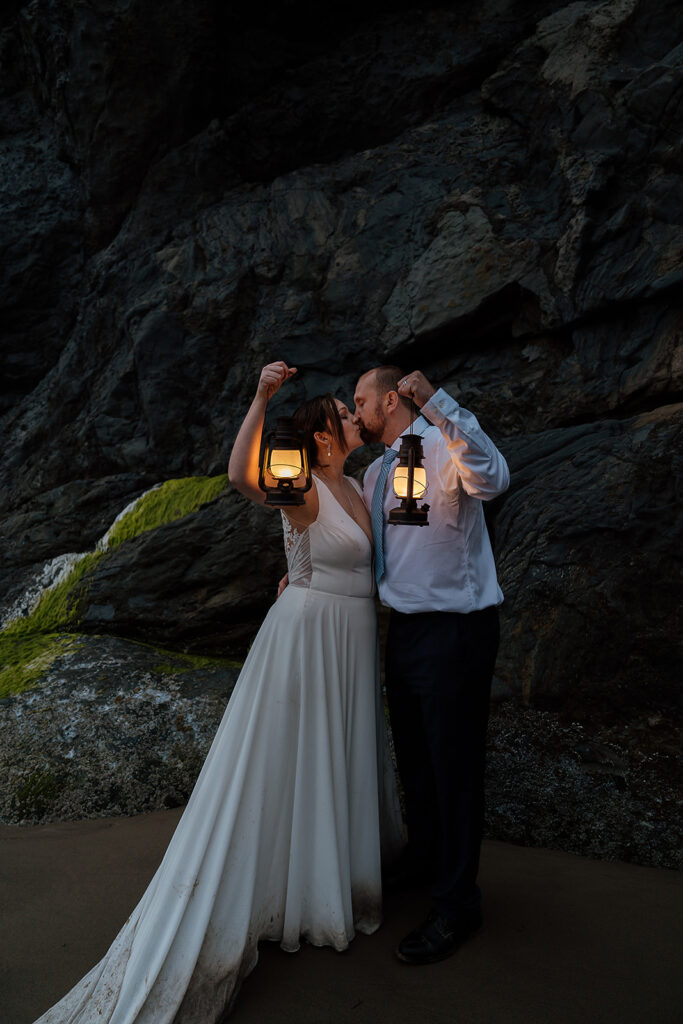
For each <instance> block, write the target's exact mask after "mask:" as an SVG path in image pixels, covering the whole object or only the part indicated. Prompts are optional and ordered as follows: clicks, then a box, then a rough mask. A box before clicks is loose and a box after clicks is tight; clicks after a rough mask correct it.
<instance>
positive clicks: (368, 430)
mask: <svg viewBox="0 0 683 1024" xmlns="http://www.w3.org/2000/svg"><path fill="white" fill-rule="evenodd" d="M386 425H387V421H386V419H385V418H384V416H383V415H382V411H381V409H380V407H379V403H378V405H377V408H376V409H375V414H374V422H373V423H363V421H362V420H361V422H360V423H359V424H358V426H359V429H360V436H361V440H362V441H363V442H364V443H365V444H379V442H380V441H381V440H382V437H383V436H384V431H385V429H386Z"/></svg>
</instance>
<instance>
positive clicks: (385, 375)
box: [375, 366, 411, 408]
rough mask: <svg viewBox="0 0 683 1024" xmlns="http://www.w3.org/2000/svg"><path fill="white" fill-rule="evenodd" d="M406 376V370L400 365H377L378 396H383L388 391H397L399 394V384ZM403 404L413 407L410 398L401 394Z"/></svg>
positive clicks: (376, 384) (376, 385) (376, 383)
mask: <svg viewBox="0 0 683 1024" xmlns="http://www.w3.org/2000/svg"><path fill="white" fill-rule="evenodd" d="M403 377H405V372H404V371H403V370H402V369H401V367H400V366H377V367H376V368H375V387H376V388H377V397H378V398H382V397H383V396H384V395H386V393H387V391H395V392H396V393H397V394H398V385H399V381H401V380H402V379H403ZM399 398H400V399H401V402H402V403H403V405H405V406H407V407H408V408H410V407H411V402H410V399H409V398H404V397H403V395H399Z"/></svg>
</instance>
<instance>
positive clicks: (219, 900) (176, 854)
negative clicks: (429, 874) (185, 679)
mask: <svg viewBox="0 0 683 1024" xmlns="http://www.w3.org/2000/svg"><path fill="white" fill-rule="evenodd" d="M316 486H317V489H318V495H319V499H320V511H319V515H318V518H317V519H316V521H315V522H314V523H313V524H312V525H311V526H310V527H309V528H308V529H307V530H305V531H304V532H301V533H298V532H296V531H295V530H293V529H292V528H291V527H290V526H289V523H288V522H287V520H286V519H285V518H284V516H283V521H284V524H285V548H286V551H287V562H288V567H289V582H290V585H289V586H288V587H287V588H286V590H285V592H284V594H283V595H282V597H280V599H279V600H278V601H277V602H276V603H275V604H274V605H273V607H272V608H271V609H270V611H269V612H268V614H267V616H266V618H265V620H264V622H263V625H262V627H261V629H260V631H259V633H258V635H257V637H256V639H255V641H254V643H253V645H252V648H251V650H250V652H249V655H248V657H247V659H246V661H245V663H244V668H243V670H242V672H241V674H240V677H239V680H238V682H237V684H236V686H235V689H234V691H233V694H232V697H231V699H230V701H229V703H228V706H227V709H226V712H225V715H224V717H223V720H222V722H221V724H220V726H219V729H218V732H217V733H216V737H215V739H214V742H213V744H212V746H211V749H210V751H209V754H208V756H207V758H206V761H205V763H204V766H203V768H202V771H201V773H200V775H199V778H198V779H197V782H196V785H195V788H194V790H193V792H192V796H191V798H190V801H189V803H188V805H187V807H186V809H185V812H184V814H183V816H182V818H181V819H180V822H179V823H178V826H177V829H176V831H175V834H174V836H173V838H172V840H171V842H170V845H169V847H168V849H167V851H166V854H165V856H164V859H163V861H162V863H161V865H160V867H159V869H158V870H157V872H156V874H155V875H154V878H153V879H152V881H151V882H150V884H149V887H148V888H147V891H146V892H145V894H144V896H143V897H142V899H141V900H140V903H139V904H138V906H137V907H136V908H135V910H134V911H133V913H132V914H131V916H130V917H129V919H128V921H127V922H126V923H125V925H124V926H123V928H122V929H121V931H120V933H119V935H118V936H117V937H116V939H115V940H114V942H113V944H112V946H111V947H110V949H109V951H108V952H107V953H106V955H105V956H104V957H103V959H102V960H101V961H100V962H99V963H98V964H97V965H96V966H95V967H94V968H93V969H92V970H91V971H90V972H89V973H88V974H87V975H86V976H85V977H84V978H83V979H82V980H81V981H80V982H79V983H78V984H77V985H76V986H75V987H74V988H73V989H72V990H71V991H70V992H69V993H68V994H67V995H66V996H65V997H64V998H63V999H62V1000H61V1001H60V1002H59V1003H57V1004H56V1005H55V1006H53V1007H52V1008H51V1009H50V1010H48V1011H47V1012H46V1013H45V1014H43V1016H42V1017H41V1018H40V1020H39V1022H36V1024H95V1022H97V1024H214V1022H216V1021H218V1019H219V1018H220V1017H221V1016H222V1014H223V1013H224V1012H225V1010H226V1009H227V1008H228V1007H229V1006H230V1005H231V1003H232V1000H233V999H234V997H235V995H236V993H237V990H238V988H239V986H240V983H241V981H242V980H243V978H244V977H245V976H246V975H247V974H248V973H249V972H250V971H251V970H252V969H253V967H254V966H255V964H256V961H257V959H258V949H257V944H258V942H259V941H260V940H264V939H270V940H275V941H278V942H280V944H281V945H282V947H283V948H284V949H286V950H292V951H293V950H296V949H298V947H299V942H300V938H301V937H304V938H305V939H306V940H308V941H309V942H311V943H313V944H315V945H329V946H333V947H334V948H335V949H339V950H341V949H344V948H345V947H346V946H347V945H348V943H349V941H350V940H351V939H352V938H353V935H354V931H355V930H358V931H361V932H365V933H370V932H373V931H375V929H376V928H377V927H378V926H379V924H380V901H381V887H380V831H381V832H382V845H383V846H384V848H385V852H386V853H394V852H395V851H396V850H397V849H398V847H399V846H400V844H401V842H402V832H401V830H402V826H401V824H400V810H399V807H398V802H397V797H396V790H395V785H394V778H393V771H392V767H391V762H390V757H389V752H388V746H387V738H386V729H385V723H384V716H383V711H382V707H381V701H380V696H379V687H378V672H377V666H378V657H377V650H378V648H377V630H376V621H375V606H374V599H373V596H372V595H373V590H374V584H373V579H372V571H371V548H370V542H369V540H368V538H367V536H366V534H365V533H364V531H363V530H362V529H361V527H360V526H359V525H358V524H357V523H356V522H355V520H353V519H352V518H351V517H350V516H349V515H348V514H347V513H346V512H345V510H344V509H343V508H342V507H341V505H340V504H339V503H338V502H337V501H336V499H335V498H334V497H333V495H332V494H331V492H330V491H329V490H328V488H327V487H326V486H325V484H324V483H323V482H322V481H320V480H317V481H316Z"/></svg>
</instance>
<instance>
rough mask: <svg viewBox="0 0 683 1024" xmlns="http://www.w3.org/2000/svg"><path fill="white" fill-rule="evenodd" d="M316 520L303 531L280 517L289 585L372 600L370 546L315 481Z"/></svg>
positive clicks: (326, 491)
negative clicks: (316, 494)
mask: <svg viewBox="0 0 683 1024" xmlns="http://www.w3.org/2000/svg"><path fill="white" fill-rule="evenodd" d="M315 486H316V488H317V491H318V516H317V518H316V520H315V522H314V523H311V525H310V526H309V527H308V528H307V529H305V530H302V531H298V530H296V529H295V528H293V527H292V526H291V524H290V523H289V520H288V519H287V517H286V516H285V515H284V513H283V516H282V521H283V528H284V534H285V552H286V554H287V569H288V572H289V582H290V585H294V586H299V587H310V588H311V589H312V590H320V591H323V592H325V593H328V594H342V595H346V596H347V597H371V596H372V595H373V593H374V590H375V584H374V578H373V574H372V544H371V543H370V540H369V538H368V536H367V534H366V533H365V531H364V530H363V528H362V526H359V524H358V523H357V522H356V520H355V519H353V518H352V517H351V516H350V515H349V513H348V512H347V511H346V510H345V509H344V508H343V506H342V505H341V504H340V503H339V502H338V501H337V499H336V498H335V497H334V495H333V494H332V492H331V491H330V489H329V487H328V486H327V484H326V483H325V482H324V481H323V480H321V479H320V478H319V477H315Z"/></svg>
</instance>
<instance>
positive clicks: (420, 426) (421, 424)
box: [391, 416, 431, 451]
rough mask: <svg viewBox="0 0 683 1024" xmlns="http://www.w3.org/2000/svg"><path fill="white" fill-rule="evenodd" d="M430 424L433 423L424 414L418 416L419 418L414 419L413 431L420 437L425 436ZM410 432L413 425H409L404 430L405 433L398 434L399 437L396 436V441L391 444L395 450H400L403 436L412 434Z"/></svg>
mask: <svg viewBox="0 0 683 1024" xmlns="http://www.w3.org/2000/svg"><path fill="white" fill-rule="evenodd" d="M430 426H431V423H430V422H429V421H428V420H426V419H425V418H424V416H418V417H417V419H415V420H413V423H412V433H413V434H417V436H418V437H424V432H425V430H426V429H427V428H428V427H430ZM410 433H411V427H410V426H407V427H406V429H405V430H404V431H403V433H402V434H399V435H398V437H397V438H396V440H395V441H394V443H393V444H392V445H391V447H392V448H393V449H394V450H395V451H398V450H399V448H400V447H401V438H402V437H405V436H406V434H410Z"/></svg>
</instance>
